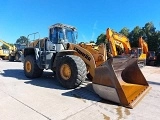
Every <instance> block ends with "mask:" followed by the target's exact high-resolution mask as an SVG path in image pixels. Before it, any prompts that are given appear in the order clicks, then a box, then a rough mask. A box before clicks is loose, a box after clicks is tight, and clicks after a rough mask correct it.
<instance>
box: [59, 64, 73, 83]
mask: <svg viewBox="0 0 160 120" xmlns="http://www.w3.org/2000/svg"><path fill="white" fill-rule="evenodd" d="M60 74H61V77H62V78H63V79H64V80H68V79H69V78H70V77H71V69H70V67H69V65H67V64H63V65H62V66H61V68H60Z"/></svg>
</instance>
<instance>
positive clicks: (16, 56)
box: [15, 53, 20, 62]
mask: <svg viewBox="0 0 160 120" xmlns="http://www.w3.org/2000/svg"><path fill="white" fill-rule="evenodd" d="M19 58H20V54H19V53H16V55H15V60H16V61H17V62H19V61H20V60H19Z"/></svg>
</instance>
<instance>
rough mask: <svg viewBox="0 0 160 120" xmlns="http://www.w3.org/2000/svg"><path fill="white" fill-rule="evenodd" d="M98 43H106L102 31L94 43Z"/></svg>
mask: <svg viewBox="0 0 160 120" xmlns="http://www.w3.org/2000/svg"><path fill="white" fill-rule="evenodd" d="M100 43H106V35H105V34H103V33H102V34H100V35H99V36H98V37H97V42H96V44H100Z"/></svg>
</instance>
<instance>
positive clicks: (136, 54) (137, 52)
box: [131, 48, 142, 58]
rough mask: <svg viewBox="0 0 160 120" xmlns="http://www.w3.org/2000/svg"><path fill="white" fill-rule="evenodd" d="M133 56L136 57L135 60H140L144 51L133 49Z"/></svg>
mask: <svg viewBox="0 0 160 120" xmlns="http://www.w3.org/2000/svg"><path fill="white" fill-rule="evenodd" d="M131 54H132V55H133V56H134V57H135V58H139V57H140V56H141V54H142V49H141V48H132V50H131Z"/></svg>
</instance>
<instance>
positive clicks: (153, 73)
mask: <svg viewBox="0 0 160 120" xmlns="http://www.w3.org/2000/svg"><path fill="white" fill-rule="evenodd" d="M141 70H142V72H143V74H144V76H145V77H146V79H147V81H148V83H149V84H150V86H151V87H152V89H151V90H150V91H149V93H148V94H146V96H145V97H144V98H143V99H142V100H141V101H140V102H139V104H138V105H137V106H136V107H135V108H133V109H129V108H125V107H122V106H119V105H117V104H114V103H111V102H108V101H106V100H102V99H101V98H100V97H99V96H98V95H96V94H95V92H94V91H93V89H92V85H91V82H88V81H86V82H85V83H83V85H81V86H80V87H79V88H77V89H72V90H67V89H65V88H63V87H62V86H61V85H60V84H59V82H58V81H57V79H56V77H55V76H54V74H53V73H52V72H51V71H44V74H43V76H42V77H41V78H37V79H29V78H26V77H25V75H24V73H23V64H22V63H20V62H8V61H0V120H48V119H49V120H50V119H51V120H124V119H126V120H136V119H137V120H151V119H153V120H158V119H159V114H160V104H159V101H160V77H159V76H160V68H159V67H151V66H145V67H144V68H142V69H141Z"/></svg>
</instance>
